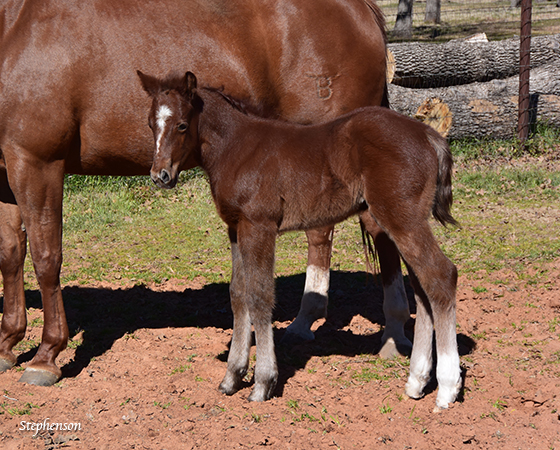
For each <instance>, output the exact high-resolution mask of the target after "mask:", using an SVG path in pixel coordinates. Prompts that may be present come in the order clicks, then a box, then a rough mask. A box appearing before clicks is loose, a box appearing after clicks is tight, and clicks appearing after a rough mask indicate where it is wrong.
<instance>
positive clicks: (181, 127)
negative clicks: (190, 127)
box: [177, 123, 187, 133]
mask: <svg viewBox="0 0 560 450" xmlns="http://www.w3.org/2000/svg"><path fill="white" fill-rule="evenodd" d="M177 131H179V132H180V133H184V132H185V131H187V124H186V123H180V124H179V125H177Z"/></svg>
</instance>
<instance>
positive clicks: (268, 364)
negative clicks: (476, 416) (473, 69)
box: [139, 72, 461, 408]
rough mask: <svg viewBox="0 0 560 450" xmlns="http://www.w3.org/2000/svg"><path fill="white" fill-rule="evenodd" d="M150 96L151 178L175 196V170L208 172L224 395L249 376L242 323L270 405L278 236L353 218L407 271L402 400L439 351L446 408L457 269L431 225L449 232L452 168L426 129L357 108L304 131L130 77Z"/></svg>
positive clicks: (204, 94) (201, 92) (166, 83)
mask: <svg viewBox="0 0 560 450" xmlns="http://www.w3.org/2000/svg"><path fill="white" fill-rule="evenodd" d="M139 76H140V79H141V81H142V83H143V86H144V89H145V90H146V91H147V92H148V94H150V95H151V97H152V108H151V111H150V116H149V117H150V120H149V123H150V126H151V128H152V131H153V133H154V141H155V143H156V148H155V152H154V163H153V166H152V169H151V175H152V179H153V180H154V182H156V184H158V185H159V186H161V187H167V188H169V187H173V186H174V185H175V183H176V181H177V178H178V175H179V172H180V167H181V165H182V162H183V161H184V160H186V159H188V158H191V157H193V156H194V159H195V160H196V161H197V162H198V164H200V166H201V167H202V168H203V169H204V170H205V171H206V173H207V174H208V178H209V181H210V186H211V190H212V195H213V198H214V201H215V203H216V207H217V210H218V213H219V215H220V217H221V218H222V219H223V220H224V221H225V222H226V224H227V225H228V228H229V237H230V241H231V248H232V259H233V264H232V266H233V274H232V281H231V285H230V295H231V301H232V309H233V313H234V330H233V338H232V344H231V349H230V354H229V357H228V368H227V373H226V376H225V378H224V380H223V381H222V383H221V385H220V389H221V390H222V391H223V392H225V393H226V394H233V393H234V392H236V391H237V390H238V389H239V387H240V385H241V380H242V379H243V377H244V375H245V374H246V372H247V368H248V364H249V347H250V343H251V340H250V333H251V324H252V325H253V326H254V328H255V338H256V345H257V362H256V367H255V386H254V388H253V391H252V393H251V395H250V396H249V399H250V400H256V401H262V400H266V399H267V398H269V397H270V396H271V395H272V392H273V389H274V386H275V384H276V379H277V374H278V371H277V367H276V358H275V354H274V343H273V337H272V327H271V318H272V310H273V307H274V247H275V240H276V236H277V235H278V233H279V232H282V231H287V230H307V229H310V228H315V227H321V226H327V225H332V224H334V223H338V222H340V221H342V220H344V219H346V218H347V217H349V216H351V215H354V214H357V213H359V214H360V219H361V220H362V223H363V224H364V226H365V229H366V230H367V231H368V232H371V233H374V232H375V230H376V229H377V227H381V229H383V230H384V231H385V232H386V233H387V235H388V236H389V237H390V239H391V240H392V241H393V242H394V243H395V244H396V246H397V248H398V249H399V251H400V254H401V256H402V257H403V259H404V261H405V262H406V264H407V265H408V267H409V272H410V276H411V279H412V282H413V286H414V289H415V294H416V300H417V304H418V307H417V310H418V318H417V327H416V334H415V340H414V345H413V350H412V358H411V369H410V377H409V380H408V383H407V388H406V392H407V394H408V395H409V396H411V397H414V398H418V397H420V396H422V391H423V388H424V387H425V385H426V383H427V381H428V379H429V375H430V370H431V366H432V360H431V358H432V333H433V330H434V329H435V333H436V342H437V354H438V364H437V378H438V382H439V392H438V396H437V400H436V405H437V407H438V408H446V407H447V406H448V404H449V403H451V402H453V401H455V398H456V396H457V394H458V392H459V388H460V385H461V370H460V367H459V354H458V351H457V339H456V334H455V326H456V320H455V291H456V284H457V270H456V268H455V266H454V265H453V264H452V263H451V261H449V259H447V258H446V257H445V255H444V254H443V253H442V252H441V250H440V249H439V246H438V244H437V241H436V239H435V238H434V236H433V234H432V232H431V229H430V225H429V222H428V219H429V217H430V215H432V214H433V216H434V217H435V218H436V219H438V220H439V221H440V222H441V223H443V224H446V223H454V222H455V221H454V219H453V218H452V216H451V214H450V212H449V210H450V206H451V204H452V192H451V173H452V159H451V153H450V151H449V148H448V146H447V142H446V141H445V139H444V138H442V137H441V136H440V135H439V134H438V133H437V132H435V131H434V130H433V129H432V128H430V127H429V126H427V125H425V124H422V123H420V122H418V121H415V120H413V119H410V118H407V117H404V116H402V115H400V114H397V113H395V112H394V111H390V110H388V109H386V108H380V107H369V108H362V109H358V110H356V111H354V112H351V113H348V114H346V115H344V116H342V117H340V118H338V119H335V120H332V121H330V122H327V123H323V124H319V125H310V126H302V125H297V124H291V123H286V122H280V121H275V120H270V119H263V118H260V117H257V116H254V115H251V114H247V113H246V112H244V111H243V109H242V108H241V107H239V106H238V104H237V103H236V101H234V100H232V99H231V98H229V97H227V96H225V95H224V94H222V93H220V92H219V91H215V90H209V89H197V88H196V77H194V75H193V74H192V73H190V72H189V73H187V75H186V76H185V78H184V79H183V78H175V77H169V78H168V79H166V80H159V79H156V78H153V77H150V76H146V75H144V74H142V73H140V72H139Z"/></svg>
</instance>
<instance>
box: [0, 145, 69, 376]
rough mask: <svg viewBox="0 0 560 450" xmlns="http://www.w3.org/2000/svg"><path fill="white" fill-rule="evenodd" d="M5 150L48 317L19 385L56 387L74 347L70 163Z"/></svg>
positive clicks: (11, 181) (25, 152) (9, 173)
mask: <svg viewBox="0 0 560 450" xmlns="http://www.w3.org/2000/svg"><path fill="white" fill-rule="evenodd" d="M2 151H3V153H4V156H5V159H6V166H7V168H8V175H9V180H10V187H11V188H12V191H13V193H14V196H15V198H16V200H17V203H18V205H19V208H20V212H21V216H22V219H23V222H24V224H25V227H26V230H27V234H28V239H29V246H30V250H31V256H32V258H33V265H34V268H35V274H36V276H37V281H38V283H39V287H40V289H41V297H42V301H43V314H44V326H43V335H42V339H41V345H40V346H39V349H38V350H37V353H36V354H35V357H34V358H33V360H31V362H30V363H29V364H28V366H27V368H26V369H25V372H24V373H23V375H22V376H21V378H20V380H19V381H21V382H26V383H29V384H36V385H41V386H51V385H53V384H54V383H56V381H58V379H59V378H60V376H61V374H62V372H61V370H60V369H59V368H58V367H57V365H56V362H55V361H56V357H57V356H58V355H59V354H60V352H61V351H62V350H64V348H66V345H67V343H68V325H67V323H66V314H65V311H64V304H63V302H62V291H61V288H60V268H61V265H62V190H63V182H64V161H63V160H57V161H45V160H42V159H40V158H38V157H36V156H34V155H33V154H32V153H31V152H27V151H26V150H25V149H23V148H12V149H10V157H11V158H12V159H11V160H10V159H9V158H8V154H7V152H6V149H5V148H2ZM41 155H42V153H41ZM17 158H20V159H17ZM10 163H11V164H10Z"/></svg>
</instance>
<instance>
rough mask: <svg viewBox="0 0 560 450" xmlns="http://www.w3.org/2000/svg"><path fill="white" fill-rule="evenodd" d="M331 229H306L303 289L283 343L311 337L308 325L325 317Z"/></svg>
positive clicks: (305, 339)
mask: <svg viewBox="0 0 560 450" xmlns="http://www.w3.org/2000/svg"><path fill="white" fill-rule="evenodd" d="M333 231H334V227H325V228H320V229H316V230H308V231H306V235H307V244H308V250H307V252H308V253H307V271H306V275H305V289H304V291H303V297H302V299H301V306H300V310H299V313H298V315H297V317H296V318H295V319H294V321H293V322H292V323H291V324H290V326H288V328H287V329H286V334H285V335H284V337H283V338H282V341H283V342H297V341H310V340H313V339H315V336H314V335H313V332H312V331H311V326H312V325H313V323H314V322H315V321H316V320H317V319H320V318H322V317H327V305H328V301H329V298H328V290H329V276H330V272H329V270H330V265H331V253H332V238H333Z"/></svg>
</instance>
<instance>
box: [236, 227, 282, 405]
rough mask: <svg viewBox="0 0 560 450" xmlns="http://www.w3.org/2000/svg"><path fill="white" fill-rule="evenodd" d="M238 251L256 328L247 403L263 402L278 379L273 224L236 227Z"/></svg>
mask: <svg viewBox="0 0 560 450" xmlns="http://www.w3.org/2000/svg"><path fill="white" fill-rule="evenodd" d="M237 232H238V238H239V250H240V253H241V258H242V260H243V268H244V276H245V302H246V305H247V307H248V309H249V315H250V316H251V321H252V322H253V327H254V328H255V341H256V346H257V362H256V364H255V376H254V380H255V385H254V387H253V391H252V392H251V394H250V395H249V401H257V402H260V401H264V400H267V399H269V398H270V397H271V396H272V392H273V391H274V388H275V387H276V381H277V379H278V368H277V365H276V354H275V352H274V336H273V333H272V309H273V308H274V247H275V241H276V234H277V229H276V226H275V225H274V224H271V225H268V224H267V225H260V224H257V225H254V224H250V223H249V222H245V221H244V222H242V223H240V224H239V227H238V230H237Z"/></svg>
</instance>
